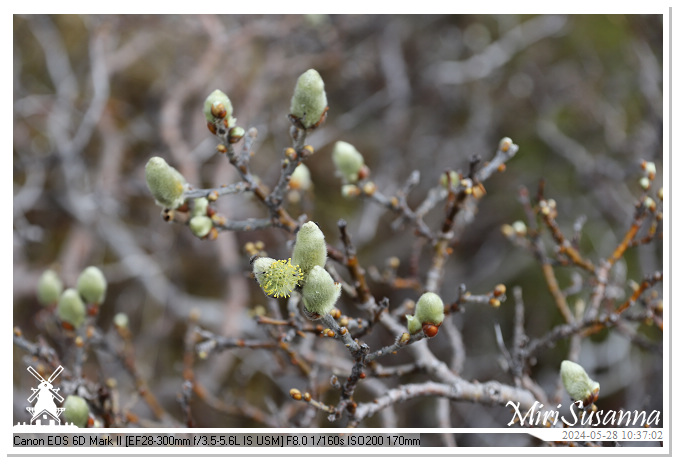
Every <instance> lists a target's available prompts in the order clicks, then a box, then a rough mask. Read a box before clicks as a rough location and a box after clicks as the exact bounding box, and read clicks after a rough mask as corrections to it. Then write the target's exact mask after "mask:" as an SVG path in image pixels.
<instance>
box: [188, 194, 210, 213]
mask: <svg viewBox="0 0 679 464" xmlns="http://www.w3.org/2000/svg"><path fill="white" fill-rule="evenodd" d="M209 204H210V201H209V200H208V199H207V198H205V197H200V198H196V199H195V200H193V209H192V210H191V216H192V217H198V216H207V207H208V205H209Z"/></svg>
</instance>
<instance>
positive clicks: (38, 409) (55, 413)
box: [26, 366, 64, 425]
mask: <svg viewBox="0 0 679 464" xmlns="http://www.w3.org/2000/svg"><path fill="white" fill-rule="evenodd" d="M63 370H64V368H63V367H62V366H59V367H57V368H56V370H55V371H54V372H53V373H52V375H50V377H49V379H47V380H45V379H43V378H42V376H41V375H40V374H38V371H36V370H35V369H33V367H32V366H28V372H30V373H31V375H33V377H35V378H36V379H37V380H38V381H39V382H40V385H38V388H31V390H33V393H32V394H31V396H29V397H28V402H29V403H33V401H34V400H36V399H37V401H36V402H35V405H34V406H33V407H26V410H27V411H28V412H29V413H30V414H31V425H61V419H59V416H60V415H61V413H62V412H64V408H59V407H57V403H56V402H55V400H56V401H58V402H59V403H63V402H64V399H63V398H62V397H61V395H60V394H59V393H58V392H59V389H58V388H54V386H53V385H52V382H54V380H55V379H56V378H57V377H58V376H59V374H61V371H63Z"/></svg>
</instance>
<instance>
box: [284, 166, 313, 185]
mask: <svg viewBox="0 0 679 464" xmlns="http://www.w3.org/2000/svg"><path fill="white" fill-rule="evenodd" d="M289 185H290V188H291V189H294V190H309V189H310V188H311V173H310V172H309V168H308V167H306V165H305V164H301V163H300V164H299V165H298V166H297V167H296V168H295V170H294V171H293V172H292V175H291V176H290V182H289Z"/></svg>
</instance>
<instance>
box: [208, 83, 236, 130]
mask: <svg viewBox="0 0 679 464" xmlns="http://www.w3.org/2000/svg"><path fill="white" fill-rule="evenodd" d="M203 113H204V114H205V119H207V121H208V122H212V123H214V122H215V121H217V120H219V119H227V120H228V119H229V118H230V117H231V116H232V115H233V106H232V105H231V100H229V97H227V96H226V94H225V93H224V92H222V91H221V90H219V89H218V90H215V91H214V92H212V93H211V94H210V95H208V97H207V98H206V99H205V102H204V103H203ZM229 126H230V124H229Z"/></svg>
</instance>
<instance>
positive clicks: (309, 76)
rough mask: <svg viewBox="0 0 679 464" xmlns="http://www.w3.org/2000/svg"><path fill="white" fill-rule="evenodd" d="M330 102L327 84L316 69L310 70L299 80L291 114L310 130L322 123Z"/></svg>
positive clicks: (293, 96) (291, 104) (291, 105)
mask: <svg viewBox="0 0 679 464" xmlns="http://www.w3.org/2000/svg"><path fill="white" fill-rule="evenodd" d="M327 106H328V100H327V98H326V96H325V84H324V83H323V79H322V78H321V75H320V74H318V71H316V70H315V69H309V70H308V71H306V72H305V73H304V74H302V75H301V76H299V78H298V79H297V85H296V86H295V92H294V94H293V95H292V101H291V102H290V114H291V115H292V116H293V117H294V118H295V120H296V121H297V122H298V123H299V124H300V125H302V126H304V128H306V129H309V128H312V127H315V126H317V125H318V124H320V123H321V122H322V119H323V116H324V115H325V112H326V108H327Z"/></svg>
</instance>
